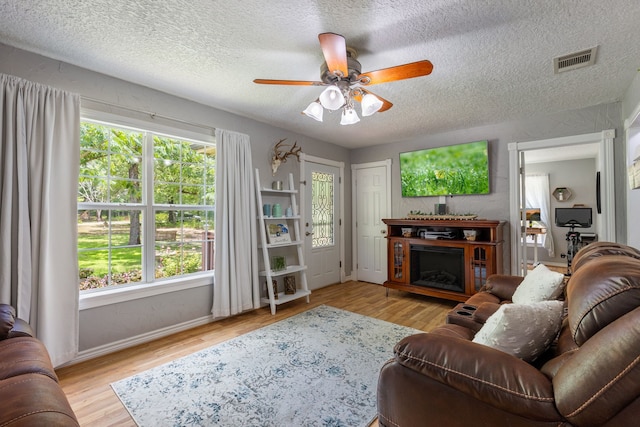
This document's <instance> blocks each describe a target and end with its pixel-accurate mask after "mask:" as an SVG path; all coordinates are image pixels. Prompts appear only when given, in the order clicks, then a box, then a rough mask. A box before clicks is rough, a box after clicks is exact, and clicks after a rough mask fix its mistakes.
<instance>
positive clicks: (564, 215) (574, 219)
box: [556, 207, 592, 276]
mask: <svg viewBox="0 0 640 427" xmlns="http://www.w3.org/2000/svg"><path fill="white" fill-rule="evenodd" d="M591 224H592V218H591V208H585V207H574V208H556V226H558V227H567V228H569V232H568V233H567V236H566V240H567V253H566V254H560V257H561V258H566V259H567V272H566V273H565V276H571V262H572V261H573V257H574V256H575V255H576V253H578V251H579V250H580V248H581V247H582V246H583V242H582V236H580V233H579V232H577V231H576V227H578V228H589V227H591Z"/></svg>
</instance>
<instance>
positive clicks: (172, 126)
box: [77, 106, 215, 310]
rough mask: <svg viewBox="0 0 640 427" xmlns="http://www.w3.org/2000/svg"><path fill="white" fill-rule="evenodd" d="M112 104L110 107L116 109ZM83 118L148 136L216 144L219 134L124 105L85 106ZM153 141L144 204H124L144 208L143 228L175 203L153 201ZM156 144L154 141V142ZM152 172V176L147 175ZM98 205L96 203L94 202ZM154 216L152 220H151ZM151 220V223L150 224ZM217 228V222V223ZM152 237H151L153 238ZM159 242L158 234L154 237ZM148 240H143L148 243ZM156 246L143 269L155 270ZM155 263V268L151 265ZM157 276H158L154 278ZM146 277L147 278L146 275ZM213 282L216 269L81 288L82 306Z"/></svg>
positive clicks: (146, 164)
mask: <svg viewBox="0 0 640 427" xmlns="http://www.w3.org/2000/svg"><path fill="white" fill-rule="evenodd" d="M114 109H117V108H114V107H112V106H110V108H109V110H114ZM80 121H81V122H92V123H96V124H100V125H104V126H111V127H116V128H125V129H128V130H134V131H140V132H142V133H145V134H146V135H145V137H144V138H145V139H146V138H153V134H157V135H159V136H162V137H169V138H176V139H180V140H189V141H194V142H198V143H208V144H212V145H214V146H215V136H214V129H213V128H203V127H198V126H196V125H192V124H189V123H186V122H182V121H178V120H176V121H174V120H171V119H168V118H164V117H162V118H158V117H156V116H153V115H148V114H145V113H142V112H137V111H134V110H129V109H126V108H125V109H122V111H120V112H119V113H117V114H116V113H114V112H113V111H110V112H105V111H102V110H100V109H90V108H81V115H80ZM149 146H150V145H149V144H147V143H146V141H145V143H144V144H143V162H144V168H143V174H144V175H143V177H142V183H143V185H144V186H145V188H144V190H143V200H142V203H141V204H128V203H127V204H123V206H124V205H127V207H139V208H141V209H142V215H143V218H145V220H144V223H143V229H145V228H151V229H153V228H155V217H154V214H155V211H156V210H162V209H166V207H172V205H166V204H157V205H154V204H153V157H154V156H153V153H147V152H145V150H147V147H149ZM151 146H152V145H151ZM147 174H151V176H150V177H149V176H147ZM83 205H84V204H83V203H78V207H77V210H80V209H81V208H82V206H83ZM93 206H95V205H93ZM180 208H181V210H186V209H187V205H184V206H182V205H180ZM189 208H191V209H192V210H202V206H200V205H193V206H189ZM150 218H151V221H150V220H149V219H150ZM147 223H148V224H147ZM213 229H215V226H214V227H213ZM150 239H151V238H150ZM151 241H152V242H154V243H155V238H152V239H151ZM145 243H147V242H143V244H145ZM150 247H151V248H152V250H146V251H143V257H142V264H143V266H144V268H143V271H154V270H153V265H154V262H155V261H154V257H155V248H154V245H153V244H152V245H151V246H150ZM149 265H151V266H152V267H151V270H149V269H148V268H149V267H148V266H149ZM154 279H155V278H154ZM143 280H145V278H143ZM212 285H213V270H206V271H202V272H198V273H190V274H187V275H181V276H173V277H170V278H166V279H159V280H153V281H151V282H146V281H143V282H139V283H132V284H124V285H117V286H108V287H106V288H100V289H93V290H85V291H81V290H78V294H79V310H85V309H91V308H96V307H101V306H105V305H111V304H117V303H122V302H127V301H132V300H135V299H139V298H148V297H152V296H156V295H162V294H166V293H170V292H176V291H184V290H188V289H193V288H197V287H202V286H212Z"/></svg>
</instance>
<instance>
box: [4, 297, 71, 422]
mask: <svg viewBox="0 0 640 427" xmlns="http://www.w3.org/2000/svg"><path fill="white" fill-rule="evenodd" d="M0 426H11V427H20V426H29V427H33V426H47V427H57V426H79V424H78V420H77V419H76V416H75V414H74V413H73V411H72V410H71V406H69V401H68V400H67V397H66V396H65V394H64V392H63V391H62V388H61V387H60V385H59V384H58V377H57V376H56V373H55V371H54V370H53V365H52V364H51V359H50V358H49V353H47V350H46V349H45V347H44V345H43V344H42V342H40V341H39V340H37V339H36V338H34V337H33V332H32V330H31V327H30V326H29V324H28V323H26V322H25V321H23V320H22V319H19V318H16V313H15V310H14V309H13V307H11V306H10V305H6V304H0Z"/></svg>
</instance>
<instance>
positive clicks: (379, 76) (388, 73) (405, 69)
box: [358, 59, 433, 85]
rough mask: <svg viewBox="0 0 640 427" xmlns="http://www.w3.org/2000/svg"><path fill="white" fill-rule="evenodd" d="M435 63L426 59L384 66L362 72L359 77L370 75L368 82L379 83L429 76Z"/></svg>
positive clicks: (370, 83) (371, 83)
mask: <svg viewBox="0 0 640 427" xmlns="http://www.w3.org/2000/svg"><path fill="white" fill-rule="evenodd" d="M432 70H433V64H432V63H431V62H430V61H427V60H426V59H425V60H423V61H418V62H411V63H409V64H404V65H398V66H396V67H390V68H383V69H382V70H376V71H369V72H367V73H362V74H360V76H358V78H360V79H361V78H363V77H369V78H370V79H371V81H370V82H369V83H367V84H369V85H377V84H379V83H386V82H393V81H396V80H404V79H412V78H414V77H421V76H427V75H429V74H431V71H432Z"/></svg>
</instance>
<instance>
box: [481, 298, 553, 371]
mask: <svg viewBox="0 0 640 427" xmlns="http://www.w3.org/2000/svg"><path fill="white" fill-rule="evenodd" d="M563 306H564V303H563V302H562V301H541V302H536V303H532V304H525V305H521V304H503V305H501V306H500V308H499V309H498V311H496V312H495V313H494V314H492V315H491V316H490V317H489V318H488V319H487V321H486V323H485V324H484V325H483V326H482V328H481V329H480V330H479V331H478V333H477V334H476V336H475V337H474V338H473V342H475V343H478V344H484V345H486V346H489V347H493V348H495V349H498V350H502V351H504V352H505V353H509V354H512V355H514V356H516V357H518V358H520V359H523V360H525V361H527V362H533V361H534V360H535V359H536V358H537V357H538V356H540V354H542V353H543V352H544V351H545V350H546V349H547V348H548V347H549V346H550V345H551V343H552V342H553V340H554V339H555V337H556V336H557V335H558V331H559V330H560V326H561V324H562V314H563Z"/></svg>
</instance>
